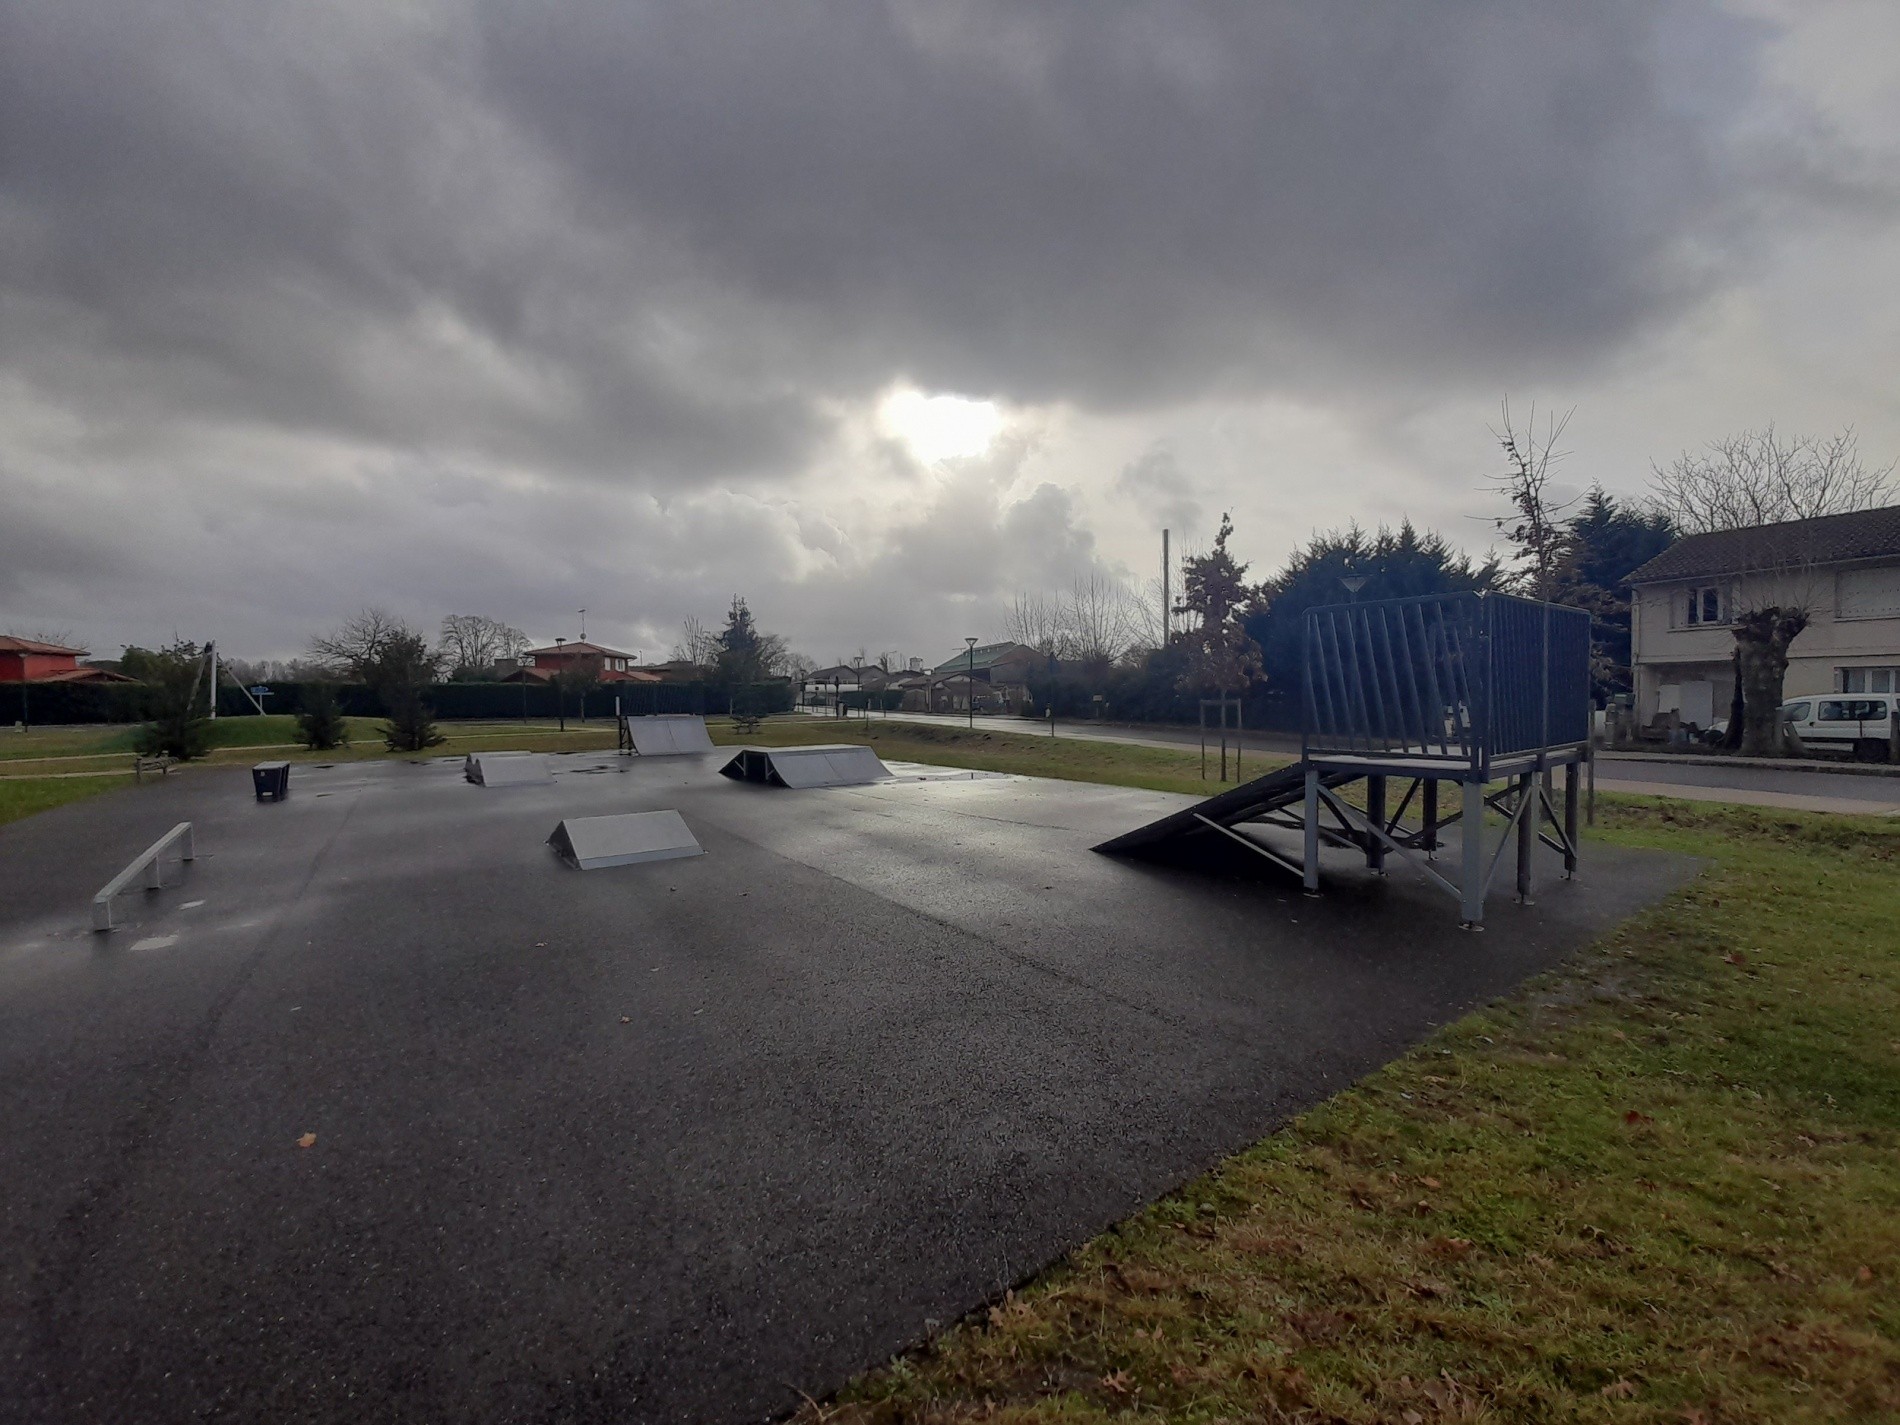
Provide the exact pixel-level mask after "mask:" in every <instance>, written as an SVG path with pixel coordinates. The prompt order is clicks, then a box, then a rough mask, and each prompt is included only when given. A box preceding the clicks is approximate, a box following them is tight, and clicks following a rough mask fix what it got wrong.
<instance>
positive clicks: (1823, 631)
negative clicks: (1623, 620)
mask: <svg viewBox="0 0 1900 1425" xmlns="http://www.w3.org/2000/svg"><path fill="white" fill-rule="evenodd" d="M1629 582H1630V586H1631V609H1630V662H1631V664H1632V672H1633V673H1634V675H1635V699H1636V702H1635V708H1634V711H1635V714H1636V717H1637V720H1638V721H1639V722H1642V723H1648V722H1650V721H1651V720H1652V719H1654V718H1655V717H1656V716H1657V715H1659V714H1667V713H1675V714H1676V715H1677V716H1678V717H1679V718H1680V719H1681V721H1682V723H1683V724H1684V725H1685V726H1690V725H1693V726H1694V727H1697V728H1706V727H1708V726H1709V724H1710V723H1711V722H1712V721H1715V720H1718V719H1721V718H1724V717H1726V716H1727V715H1728V709H1729V703H1730V700H1731V699H1732V698H1733V696H1734V692H1735V674H1734V653H1735V638H1734V635H1733V633H1732V632H1731V629H1732V620H1733V619H1734V617H1735V614H1736V613H1737V612H1738V611H1745V610H1747V609H1750V608H1760V607H1764V606H1766V605H1769V604H1777V603H1779V604H1799V605H1802V606H1805V607H1806V609H1807V610H1808V626H1807V628H1806V629H1804V630H1803V631H1802V632H1801V634H1800V635H1799V636H1798V637H1796V639H1795V640H1794V642H1793V644H1791V645H1790V646H1789V649H1788V676H1787V681H1786V683H1785V685H1784V686H1785V688H1786V696H1788V697H1790V698H1795V697H1802V696H1805V695H1810V694H1815V693H1891V692H1900V505H1892V506H1888V507H1887V508H1885V509H1879V510H1862V511H1859V512H1857V513H1854V514H1846V515H1824V516H1822V517H1821V518H1819V519H1811V520H1790V521H1788V522H1787V523H1784V524H1771V525H1758V526H1755V527H1754V528H1751V529H1736V530H1724V531H1721V532H1719V533H1716V534H1692V535H1690V536H1688V537H1687V538H1685V539H1679V540H1677V541H1676V542H1675V543H1674V544H1672V545H1670V546H1669V548H1667V549H1665V550H1664V551H1663V552H1662V553H1661V554H1659V555H1657V556H1656V557H1655V558H1654V559H1652V560H1650V561H1649V563H1647V564H1645V565H1643V567H1642V568H1640V569H1638V570H1637V571H1636V572H1635V573H1634V574H1632V575H1630V579H1629Z"/></svg>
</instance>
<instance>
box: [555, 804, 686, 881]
mask: <svg viewBox="0 0 1900 1425" xmlns="http://www.w3.org/2000/svg"><path fill="white" fill-rule="evenodd" d="M548 845H550V846H552V847H553V848H554V849H555V850H556V851H558V852H560V854H561V858H562V859H563V860H565V861H567V862H569V863H570V864H572V865H574V866H577V867H579V868H580V869H581V870H583V871H597V870H599V869H601V868H602V867H603V866H632V865H637V864H638V863H640V862H642V861H672V860H676V859H677V858H679V857H681V856H703V855H705V854H706V853H705V849H704V848H703V847H702V846H700V844H699V838H697V837H696V836H694V835H693V833H692V831H691V830H690V829H689V828H688V827H687V825H686V819H685V818H684V817H682V816H681V815H680V814H679V813H678V812H676V811H636V812H625V813H623V814H621V815H619V816H570V817H569V818H568V819H567V820H566V821H563V822H562V823H561V824H560V825H559V826H557V827H555V828H554V833H553V834H552V835H551V836H549V837H548Z"/></svg>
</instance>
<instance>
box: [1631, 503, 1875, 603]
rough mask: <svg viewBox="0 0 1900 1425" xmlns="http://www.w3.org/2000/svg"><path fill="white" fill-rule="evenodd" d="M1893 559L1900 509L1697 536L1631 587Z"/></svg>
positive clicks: (1654, 563) (1652, 564) (1638, 575)
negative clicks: (1794, 565)
mask: <svg viewBox="0 0 1900 1425" xmlns="http://www.w3.org/2000/svg"><path fill="white" fill-rule="evenodd" d="M1888 555H1900V505H1888V506H1887V507H1886V508H1884V509H1878V510H1856V511H1855V512H1853V513H1852V514H1845V515H1822V516H1821V517H1820V518H1819V519H1811V520H1788V521H1785V522H1784V523H1782V524H1764V525H1755V526H1753V527H1751V528H1748V529H1727V530H1721V531H1719V532H1717V533H1715V534H1692V535H1689V536H1687V537H1686V538H1683V539H1679V540H1677V541H1676V542H1675V543H1674V544H1672V545H1670V546H1669V548H1667V549H1665V550H1664V551H1663V552H1662V553H1661V554H1658V555H1657V556H1656V557H1655V558H1654V559H1652V560H1650V561H1649V563H1647V564H1645V565H1644V566H1643V567H1642V568H1640V569H1638V570H1637V571H1636V572H1635V573H1634V574H1632V575H1630V583H1632V584H1653V583H1656V582H1658V581H1660V580H1663V579H1694V578H1698V577H1700V576H1702V575H1713V574H1742V573H1747V572H1748V571H1749V570H1753V569H1765V568H1772V567H1774V566H1777V565H1785V564H1791V563H1799V564H1844V563H1846V562H1847V561H1849V560H1852V559H1879V558H1881V557H1883V556H1888Z"/></svg>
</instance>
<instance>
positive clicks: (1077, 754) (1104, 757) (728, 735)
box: [707, 716, 1288, 796]
mask: <svg viewBox="0 0 1900 1425" xmlns="http://www.w3.org/2000/svg"><path fill="white" fill-rule="evenodd" d="M707 726H708V727H709V728H710V729H711V731H712V738H713V741H714V742H720V743H749V744H751V745H753V746H755V747H789V746H796V745H798V744H800V743H812V742H863V743H868V744H869V745H870V746H872V747H875V748H876V749H877V751H878V755H879V756H880V757H888V758H895V759H897V760H898V761H903V762H930V763H934V764H935V765H937V766H939V767H971V768H975V769H977V770H980V771H992V772H1020V773H1024V774H1026V775H1028V776H1033V777H1063V778H1066V779H1068V780H1069V781H1074V782H1107V783H1110V784H1112V785H1114V786H1121V787H1147V788H1150V789H1151V790H1154V791H1158V792H1189V793H1192V794H1194V795H1196V796H1211V795H1213V794H1214V793H1215V792H1218V791H1219V790H1220V789H1221V783H1220V782H1219V781H1218V780H1216V779H1213V778H1209V779H1207V780H1203V779H1202V777H1201V754H1200V751H1199V749H1198V748H1179V747H1161V746H1138V745H1134V744H1130V743H1121V742H1085V741H1081V740H1079V739H1075V738H1063V737H1050V736H1049V735H1048V734H1046V733H1044V734H1043V735H1041V736H1037V735H1036V734H1034V733H1029V732H993V731H988V730H985V729H983V728H978V729H977V730H976V731H974V732H972V731H970V730H968V729H966V728H961V727H948V726H940V725H937V724H934V723H918V722H882V721H879V720H878V719H877V718H876V717H873V718H871V719H870V720H869V721H868V722H867V721H866V720H865V719H863V718H829V717H816V718H814V717H802V716H800V717H775V718H768V719H767V720H766V721H765V722H764V723H762V724H761V725H760V727H759V730H758V731H757V732H756V733H751V734H747V735H741V734H739V733H738V732H735V731H734V730H733V728H732V726H731V724H729V723H727V722H725V721H724V720H723V719H721V720H709V721H708V723H707ZM1287 761H1288V759H1287V758H1285V757H1271V756H1267V755H1265V754H1259V755H1256V754H1254V753H1251V752H1250V753H1248V754H1247V761H1246V765H1245V768H1244V771H1245V774H1246V776H1247V777H1248V778H1249V779H1252V778H1254V777H1259V776H1263V775H1265V774H1266V773H1267V772H1269V771H1271V770H1273V769H1274V768H1275V767H1284V766H1285V765H1286V764H1287ZM1228 785H1230V786H1231V785H1233V784H1232V782H1231V781H1230V782H1229V783H1228Z"/></svg>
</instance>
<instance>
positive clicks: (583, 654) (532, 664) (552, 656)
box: [502, 639, 661, 683]
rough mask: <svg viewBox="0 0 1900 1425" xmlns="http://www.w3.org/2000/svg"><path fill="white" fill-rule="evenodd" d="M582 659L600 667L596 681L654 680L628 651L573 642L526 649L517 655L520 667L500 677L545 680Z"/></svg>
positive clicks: (511, 680)
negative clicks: (519, 655)
mask: <svg viewBox="0 0 1900 1425" xmlns="http://www.w3.org/2000/svg"><path fill="white" fill-rule="evenodd" d="M582 660H591V661H593V662H594V663H595V664H597V665H598V667H599V669H600V681H601V682H603V683H658V682H660V681H661V679H660V677H659V675H658V674H656V673H649V672H647V671H646V670H645V669H643V668H638V667H636V666H634V665H635V663H636V662H637V660H636V659H635V657H634V655H633V654H631V653H622V652H621V651H620V650H619V649H618V648H604V647H602V646H601V645H600V644H598V643H583V642H581V641H580V640H578V639H576V640H575V641H573V642H571V643H569V642H562V643H557V644H555V645H554V646H553V647H552V648H530V649H529V650H528V651H527V652H526V653H524V654H522V655H521V658H520V660H519V662H520V666H519V667H517V668H516V669H515V671H514V672H512V673H510V674H508V675H507V676H506V677H505V678H503V679H502V682H504V683H545V682H547V681H548V680H549V679H550V678H552V677H553V676H554V675H555V674H556V673H559V672H561V671H563V670H564V669H567V668H571V667H573V666H574V665H575V664H576V663H579V662H581V661H582Z"/></svg>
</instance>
